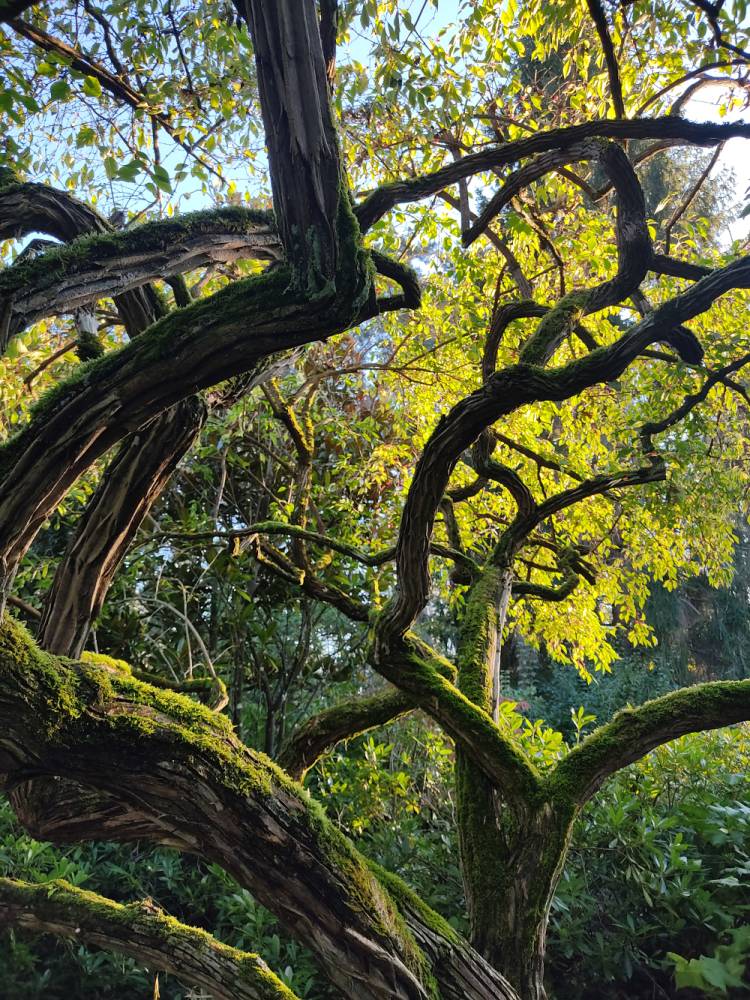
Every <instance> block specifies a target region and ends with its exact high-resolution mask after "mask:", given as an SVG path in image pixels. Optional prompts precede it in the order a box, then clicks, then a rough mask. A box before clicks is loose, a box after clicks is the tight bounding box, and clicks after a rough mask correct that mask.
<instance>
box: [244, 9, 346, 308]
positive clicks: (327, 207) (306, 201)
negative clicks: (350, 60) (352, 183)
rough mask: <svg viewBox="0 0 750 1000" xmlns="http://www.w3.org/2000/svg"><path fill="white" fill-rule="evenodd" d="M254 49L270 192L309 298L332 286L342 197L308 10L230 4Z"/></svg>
mask: <svg viewBox="0 0 750 1000" xmlns="http://www.w3.org/2000/svg"><path fill="white" fill-rule="evenodd" d="M237 6H238V9H239V10H240V13H241V14H242V15H243V16H244V18H245V19H246V20H247V22H248V25H249V27H250V33H251V35H252V38H253V45H254V48H255V64H256V67H257V72H258V89H259V92H260V103H261V109H262V112H263V124H264V127H265V134H266V144H267V146H268V159H269V163H270V168H271V170H270V173H271V187H272V190H273V201H274V208H275V210H276V218H277V221H278V226H279V234H280V236H281V242H282V244H283V246H284V249H285V250H286V254H287V259H288V260H289V261H290V263H291V264H292V266H293V271H294V280H295V281H296V282H297V283H298V285H299V286H300V287H307V288H308V289H309V291H310V292H311V293H313V292H315V291H317V290H320V289H321V288H324V287H326V285H328V284H329V283H331V282H333V281H335V280H336V276H337V273H338V271H339V269H340V264H341V252H342V249H343V248H342V247H341V246H340V243H339V234H338V233H337V231H336V220H337V218H338V216H339V212H340V210H341V204H342V200H344V201H346V200H347V199H348V192H347V190H346V186H345V181H344V176H343V171H342V168H341V164H340V161H339V150H338V136H337V133H336V128H335V126H334V123H333V118H332V114H331V108H330V101H329V87H328V77H327V73H326V60H325V56H324V54H323V47H322V43H321V39H320V31H319V27H318V20H317V17H316V10H315V4H314V3H311V2H307V0H305V2H303V3H299V0H277V2H276V3H274V4H267V3H263V2H262V0H238V3H237Z"/></svg>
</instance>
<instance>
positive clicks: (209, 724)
mask: <svg viewBox="0 0 750 1000" xmlns="http://www.w3.org/2000/svg"><path fill="white" fill-rule="evenodd" d="M55 776H59V777H61V778H63V779H64V780H63V781H60V782H59V784H60V785H61V786H62V787H61V792H62V793H63V795H65V794H66V789H67V791H68V792H69V786H70V785H71V784H73V785H76V784H77V785H79V786H84V787H92V788H94V789H95V790H96V796H95V799H97V800H99V799H101V797H102V796H104V799H105V800H107V799H109V800H111V801H114V802H119V803H121V806H122V808H121V809H120V811H119V812H118V813H117V815H116V817H115V820H116V821H115V822H114V826H113V827H108V826H107V825H106V822H105V821H104V820H103V816H104V815H105V814H106V813H107V812H110V813H111V809H109V810H105V811H104V813H102V811H101V809H99V810H98V812H97V809H96V808H95V810H94V815H93V817H88V816H86V815H84V816H82V815H81V813H80V802H81V799H80V796H78V795H76V796H71V797H70V798H69V801H70V803H71V805H75V806H76V811H75V815H74V817H73V820H74V822H75V824H76V826H77V832H78V838H79V839H82V840H83V839H101V838H102V837H108V836H109V837H116V838H118V839H123V838H125V839H127V838H128V837H129V836H132V831H133V830H134V829H137V831H138V834H139V836H141V837H144V836H145V837H148V839H150V840H151V841H152V842H159V843H169V844H172V845H174V846H178V847H180V848H182V849H183V850H189V851H191V852H192V853H195V854H198V855H200V856H202V857H204V858H206V859H207V860H210V861H213V862H215V863H218V864H220V865H222V867H224V868H225V869H226V870H227V871H228V872H229V873H230V874H232V875H233V876H234V877H235V878H236V879H237V881H238V882H239V883H240V884H241V885H243V886H244V887H246V888H248V889H249V890H250V891H252V892H253V894H254V895H255V896H256V898H258V899H259V900H260V901H261V902H262V903H263V904H264V905H266V906H267V907H268V908H269V909H270V910H271V911H272V912H274V913H275V914H276V916H277V917H279V919H280V920H281V921H282V922H283V923H284V924H285V925H286V927H287V929H288V930H289V931H290V933H292V934H293V935H295V936H296V937H299V938H301V939H303V940H305V941H307V942H308V943H310V944H311V946H312V947H313V948H314V950H315V951H316V953H317V955H318V957H319V959H320V961H321V964H322V965H323V967H324V968H325V970H326V972H327V974H328V976H329V978H330V979H331V981H332V982H333V983H334V984H335V985H337V986H338V988H339V989H340V990H341V992H342V993H343V995H344V996H346V997H350V998H352V1000H355V998H356V1000H360V998H361V1000H379V998H381V997H383V996H398V997H403V998H404V1000H428V998H434V997H436V996H437V995H438V990H441V991H442V996H443V998H444V1000H454V998H455V1000H458V998H461V1000H463V998H464V997H465V998H471V1000H487V998H489V997H501V998H506V1000H511V998H514V994H512V993H509V992H505V991H504V990H502V989H500V990H498V989H497V985H498V982H499V981H500V980H499V979H498V977H497V974H496V973H495V972H494V970H492V969H491V968H490V967H489V966H488V965H487V964H486V963H484V962H483V961H482V959H481V957H480V956H479V955H476V954H475V953H473V952H471V957H472V963H473V969H474V973H473V978H472V981H471V982H469V981H466V982H465V983H463V982H462V989H461V990H458V989H454V988H453V987H452V986H451V984H453V983H454V982H455V977H456V971H457V970H456V968H455V967H451V965H450V962H446V959H445V951H444V947H443V946H442V945H441V944H440V942H439V941H437V940H436V939H435V938H434V937H429V940H428V936H427V935H426V931H425V929H424V928H423V927H422V926H421V925H420V924H419V923H418V921H417V920H415V918H414V916H413V914H412V913H409V914H408V915H407V916H404V915H402V914H401V912H400V910H399V908H398V905H397V903H396V902H395V901H394V900H393V899H392V898H391V897H390V895H389V893H388V891H387V890H386V889H385V888H384V887H383V885H382V884H381V883H380V882H379V881H378V879H377V878H376V877H375V876H374V875H373V873H372V872H371V870H370V869H369V867H368V865H367V862H366V861H365V859H364V858H362V856H361V855H360V854H358V853H357V851H356V850H355V849H354V848H353V846H352V845H351V844H350V843H349V841H348V840H346V838H345V837H343V836H342V835H341V834H340V832H339V831H338V830H337V829H336V827H334V826H333V824H331V823H330V821H329V820H328V819H327V818H326V816H325V815H324V813H323V811H322V810H321V809H320V807H319V806H318V805H317V804H315V803H314V802H312V801H311V800H310V798H309V797H308V796H307V795H306V793H305V792H304V790H303V789H302V788H301V787H300V786H299V785H297V784H296V783H295V782H293V781H292V780H291V779H290V778H289V777H288V776H287V775H286V774H285V773H284V772H283V771H282V770H281V769H280V768H278V767H276V766H275V765H274V764H273V763H272V762H271V761H270V760H268V759H267V758H266V757H265V756H264V755H262V754H260V753H257V752H254V751H252V750H249V749H248V748H247V747H245V746H244V745H243V744H242V743H240V742H239V740H238V739H237V738H236V736H235V735H234V732H233V730H232V727H231V725H230V723H229V721H228V720H227V719H226V718H225V717H224V716H221V715H217V714H216V713H214V712H211V711H210V710H209V709H207V708H205V707H204V706H202V705H198V704H196V703H195V702H193V701H191V700H190V699H189V698H186V697H184V696H182V695H178V694H174V693H173V692H171V691H160V690H157V689H156V688H154V687H151V686H149V685H147V684H143V683H141V682H139V681H137V680H135V679H134V677H133V676H132V673H131V672H130V671H129V670H128V669H127V665H124V666H123V665H122V664H120V663H118V662H117V661H112V663H108V664H107V665H106V666H102V665H99V664H86V663H81V664H75V663H71V661H69V660H65V659H63V658H58V657H53V656H51V655H49V654H46V653H43V652H42V651H40V650H39V649H38V648H37V647H36V646H35V644H34V643H33V641H32V640H31V639H30V637H29V635H28V633H27V632H26V630H25V629H24V628H23V627H22V626H20V625H19V624H18V623H16V622H14V621H13V620H12V619H11V618H9V617H8V616H7V615H6V617H5V619H4V620H3V622H2V624H1V625H0V787H4V788H5V789H6V790H12V789H14V788H20V787H21V786H23V785H24V784H25V785H33V784H34V782H35V779H37V778H41V780H46V782H47V783H46V794H47V795H48V796H53V797H54V795H55V791H56V789H55V783H54V782H52V783H50V782H49V780H48V778H49V777H55ZM12 801H13V804H14V807H15V808H16V810H17V811H19V810H20V812H21V813H22V812H23V809H22V806H19V804H18V803H19V799H18V798H17V797H16V796H15V795H14V796H13V798H12ZM100 804H101V803H100ZM105 804H106V802H105ZM94 805H95V806H96V803H94ZM20 818H21V819H22V821H23V819H24V817H23V815H21V816H20ZM56 819H58V820H59V817H56ZM412 927H413V930H414V933H413V931H412ZM415 934H417V935H418V936H419V938H420V942H423V941H424V942H426V943H425V944H424V946H423V947H420V946H419V945H417V943H416V940H415ZM443 944H444V943H443ZM428 948H429V949H430V950H427V949H428ZM466 948H467V949H468V946H466ZM469 951H470V949H469ZM444 985H445V987H446V988H445V989H444V988H443V987H444Z"/></svg>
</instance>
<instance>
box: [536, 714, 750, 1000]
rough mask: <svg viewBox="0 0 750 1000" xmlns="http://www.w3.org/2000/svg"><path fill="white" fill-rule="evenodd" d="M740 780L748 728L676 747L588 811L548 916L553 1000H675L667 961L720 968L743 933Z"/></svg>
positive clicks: (744, 805) (746, 819)
mask: <svg viewBox="0 0 750 1000" xmlns="http://www.w3.org/2000/svg"><path fill="white" fill-rule="evenodd" d="M749 770H750V727H748V726H744V727H737V728H735V729H731V730H721V731H718V732H714V733H704V734H695V735H690V736H685V737H683V738H682V739H680V740H676V741H675V742H673V743H670V744H668V745H667V746H664V747H661V748H659V749H658V750H656V751H654V752H653V753H652V754H650V755H649V756H648V757H647V758H646V759H645V760H643V761H641V762H640V763H639V764H637V765H634V766H633V767H630V768H628V769H627V770H626V771H623V772H621V773H620V774H619V775H617V776H616V777H615V778H614V779H613V780H612V781H610V782H609V783H608V784H607V785H606V786H605V787H604V789H602V791H601V792H600V793H599V795H598V796H597V797H596V798H595V799H594V801H592V802H591V803H590V804H589V806H588V807H587V809H586V810H585V812H584V814H583V816H582V818H581V820H580V821H579V823H578V824H577V827H576V830H575V833H574V838H573V844H572V847H571V853H570V858H569V861H568V864H567V866H566V868H565V872H564V874H563V877H562V879H561V882H560V886H559V889H558V893H557V897H556V899H555V902H554V906H553V913H552V919H551V927H550V937H549V973H550V979H551V982H552V995H553V996H554V997H555V998H556V1000H574V998H575V1000H581V998H587V997H592V998H593V997H601V998H610V997H611V998H615V997H617V998H620V997H622V998H625V997H628V998H632V997H640V996H652V995H653V996H655V997H664V996H672V995H673V993H674V991H675V987H674V985H673V982H674V979H673V973H674V970H675V962H676V960H675V959H670V958H669V953H670V952H673V953H677V954H678V955H679V956H683V957H685V958H686V960H687V961H689V960H690V959H699V958H700V956H701V955H704V956H712V955H713V954H714V952H716V953H717V955H718V956H719V959H720V958H721V949H722V947H725V946H726V945H727V943H728V942H729V941H730V939H731V936H732V933H733V932H735V933H736V932H737V931H738V929H740V928H741V927H742V926H743V925H745V924H746V923H748V922H750V893H749V892H748V884H749V883H750V802H749V801H748V779H747V774H748V771H749ZM745 940H746V939H745ZM735 957H736V956H735ZM734 967H735V969H736V961H735V966H734ZM748 987H750V979H748V980H747V981H746V986H745V990H747V988H748ZM694 995H695V994H694ZM698 995H712V994H698ZM739 995H740V994H738V996H739ZM742 995H747V992H744V993H743V994H742ZM680 996H682V994H680Z"/></svg>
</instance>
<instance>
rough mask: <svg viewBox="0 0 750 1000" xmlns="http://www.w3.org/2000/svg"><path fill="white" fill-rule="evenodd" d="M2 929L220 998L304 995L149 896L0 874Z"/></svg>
mask: <svg viewBox="0 0 750 1000" xmlns="http://www.w3.org/2000/svg"><path fill="white" fill-rule="evenodd" d="M0 927H9V928H19V929H22V930H26V931H31V932H33V933H42V934H54V935H55V936H56V937H63V938H69V939H71V940H73V941H82V942H84V944H87V945H93V946H94V947H96V948H104V949H105V950H107V951H115V952H118V953H119V954H122V955H129V956H131V958H135V959H136V960H137V961H138V962H140V963H142V964H144V965H147V966H148V967H150V968H152V969H159V970H162V971H164V972H169V973H172V974H173V975H175V976H176V977H177V978H178V979H180V980H182V981H183V982H185V983H189V984H190V985H195V986H200V987H202V988H203V989H206V990H208V991H209V992H210V994H211V996H212V997H214V998H215V1000H298V998H297V997H296V995H295V994H294V993H292V991H291V990H290V989H289V987H288V986H286V985H285V984H284V983H283V982H282V981H281V980H280V979H279V978H278V977H277V976H275V975H274V974H273V972H271V970H270V969H269V968H268V966H267V965H266V963H265V962H264V961H263V960H262V959H261V958H260V957H259V956H258V955H253V954H251V953H249V952H246V951H239V950H238V949H237V948H230V947H229V946H228V945H225V944H222V943H221V942H220V941H217V940H216V938H214V937H212V936H211V935H210V934H207V933H206V931H203V930H199V929H198V928H197V927H188V926H186V925H185V924H181V923H180V922H179V921H177V920H175V919H174V917H169V916H167V915H166V914H165V913H163V912H162V911H161V910H159V909H158V907H156V906H154V905H153V903H151V902H141V903H129V904H126V905H123V904H121V903H115V902H113V900H111V899H107V898H106V897H104V896H100V895H99V894H98V893H95V892H88V891H86V890H84V889H78V888H76V887H75V886H72V885H70V883H68V882H65V881H64V880H63V879H55V880H54V881H52V882H45V883H43V884H42V885H33V884H31V883H29V882H22V881H19V880H17V879H11V878H0Z"/></svg>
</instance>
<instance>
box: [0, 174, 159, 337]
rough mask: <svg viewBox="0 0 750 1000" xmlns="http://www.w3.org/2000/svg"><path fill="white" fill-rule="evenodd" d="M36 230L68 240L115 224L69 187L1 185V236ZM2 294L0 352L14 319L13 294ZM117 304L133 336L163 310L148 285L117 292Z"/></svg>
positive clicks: (19, 235)
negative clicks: (74, 193) (76, 195)
mask: <svg viewBox="0 0 750 1000" xmlns="http://www.w3.org/2000/svg"><path fill="white" fill-rule="evenodd" d="M36 232H41V233H47V234H48V235H50V236H54V237H55V239H58V240H62V241H63V242H65V243H69V242H70V241H71V240H75V239H76V238H77V237H79V236H81V235H82V234H84V233H111V232H112V226H111V225H110V224H109V223H108V222H107V220H106V219H104V218H102V216H101V215H99V213H98V212H96V211H94V209H93V208H90V207H89V206H88V205H84V204H83V203H82V202H80V201H78V200H77V199H76V198H73V197H72V195H69V194H68V193H67V192H66V191H58V190H56V189H54V188H50V187H47V185H45V184H33V183H30V182H27V183H12V184H8V185H4V186H0V239H21V238H22V237H24V236H27V235H28V234H29V233H36ZM5 273H7V272H4V274H5ZM1 294H2V293H0V295H1ZM2 297H3V298H4V299H5V302H4V305H3V306H2V307H1V308H0V331H2V335H0V353H2V352H3V351H4V350H5V348H6V346H7V339H8V338H9V337H10V336H11V335H12V334H11V326H12V323H13V298H12V296H11V297H6V296H4V295H3V296H2ZM115 305H116V307H117V311H118V312H119V314H120V316H121V317H122V320H123V322H124V324H125V329H126V330H127V332H128V334H129V335H130V336H134V335H135V334H137V333H140V332H141V331H142V330H145V328H146V327H147V326H149V325H150V324H151V323H153V322H155V321H156V320H157V319H158V318H159V317H160V316H161V315H163V312H164V310H163V305H162V303H161V300H160V299H159V297H158V295H157V294H156V292H155V290H154V289H153V288H151V287H149V286H147V287H144V288H135V289H132V290H131V291H129V292H124V293H123V294H122V295H118V296H117V297H116V298H115ZM6 327H7V329H6Z"/></svg>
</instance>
